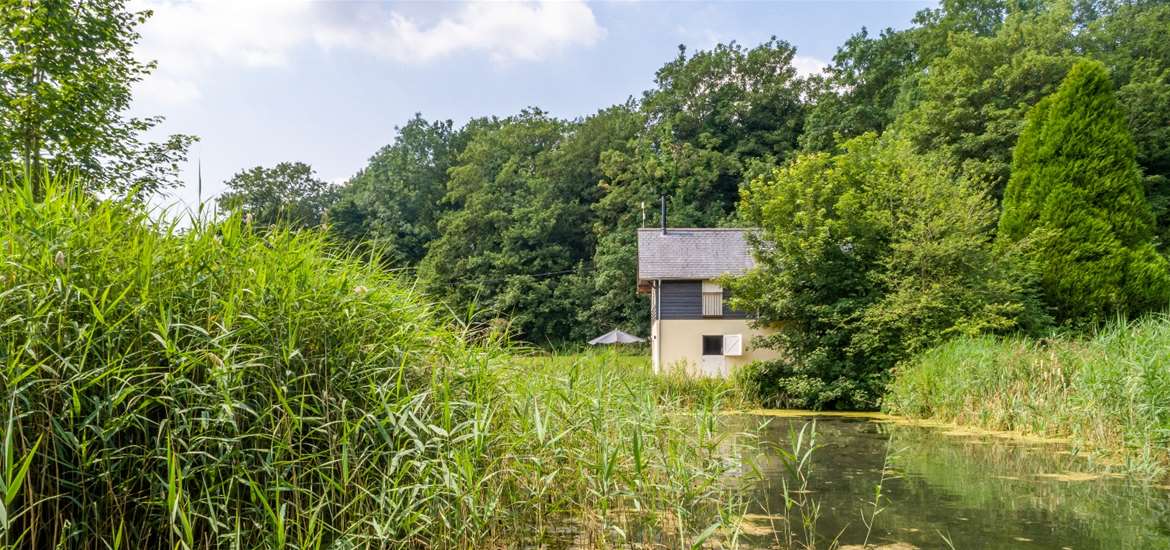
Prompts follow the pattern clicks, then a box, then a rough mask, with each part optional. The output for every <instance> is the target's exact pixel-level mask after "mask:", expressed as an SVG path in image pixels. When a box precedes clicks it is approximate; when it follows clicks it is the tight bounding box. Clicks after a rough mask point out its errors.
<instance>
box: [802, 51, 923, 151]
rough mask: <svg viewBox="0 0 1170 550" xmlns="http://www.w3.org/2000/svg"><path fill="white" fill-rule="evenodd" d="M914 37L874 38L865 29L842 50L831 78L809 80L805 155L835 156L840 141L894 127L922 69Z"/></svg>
mask: <svg viewBox="0 0 1170 550" xmlns="http://www.w3.org/2000/svg"><path fill="white" fill-rule="evenodd" d="M913 37H914V35H913V33H912V32H911V31H895V30H893V29H886V30H884V31H882V32H881V34H880V35H879V36H878V37H877V38H871V37H870V36H869V33H868V31H866V29H865V28H862V29H861V32H859V33H857V34H854V35H853V36H851V37H849V39H848V40H846V41H845V44H844V45H842V46H841V47H840V48H838V49H837V53H836V54H835V55H834V56H833V64H832V65H830V66H829V68H828V69H827V71H826V74H825V75H818V76H815V77H813V78H812V79H811V80H810V84H811V88H812V89H811V94H810V95H811V99H812V108H811V109H809V112H808V118H807V119H805V123H804V133H803V134H802V135H801V136H800V143H801V146H802V147H803V148H804V149H805V150H807V151H830V150H832V149H833V148H834V147H835V146H836V144H837V142H838V140H844V139H849V138H852V137H856V136H859V135H861V134H864V133H866V132H880V131H882V130H883V129H884V128H885V127H886V126H888V125H889V124H890V123H891V122H893V119H894V115H895V110H894V104H895V100H896V99H897V97H898V94H899V92H900V90H901V89H902V86H903V84H904V83H905V82H906V81H907V80H908V79H909V77H910V76H912V74H913V72H914V71H916V70H917V69H918V66H919V64H920V63H921V61H920V59H919V58H918V56H916V55H915V49H916V48H915V43H914V40H913Z"/></svg>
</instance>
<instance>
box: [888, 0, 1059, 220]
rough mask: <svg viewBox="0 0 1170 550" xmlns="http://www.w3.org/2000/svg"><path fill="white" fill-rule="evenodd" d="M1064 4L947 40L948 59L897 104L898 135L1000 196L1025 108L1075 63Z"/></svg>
mask: <svg viewBox="0 0 1170 550" xmlns="http://www.w3.org/2000/svg"><path fill="white" fill-rule="evenodd" d="M1074 23H1075V21H1074V18H1073V17H1072V11H1071V9H1069V8H1068V7H1067V6H1063V5H1061V4H1054V5H1051V6H1048V7H1047V8H1044V9H1040V10H1016V11H1012V12H1011V14H1010V15H1009V16H1008V17H1007V19H1006V21H1004V23H1003V25H1002V27H1000V28H999V29H998V32H994V33H991V34H986V33H978V34H976V33H955V34H950V39H949V44H950V46H949V48H948V50H947V53H946V55H943V56H940V57H938V58H936V59H935V60H934V61H933V62H932V63H931V64H930V65H929V69H928V71H927V73H926V74H925V75H924V76H922V77H921V78H919V79H918V80H917V81H916V83H915V85H914V86H913V89H912V90H910V91H908V92H907V94H906V96H905V97H904V98H902V104H901V105H900V109H902V112H901V114H900V115H899V117H898V119H897V122H896V123H895V127H896V131H897V132H898V133H899V134H900V135H903V136H905V137H906V138H907V139H909V140H911V142H912V143H913V144H914V145H915V146H916V147H917V149H918V150H919V151H921V152H941V153H942V154H944V155H945V156H946V158H947V161H948V162H949V163H951V164H953V165H954V166H957V167H959V169H960V170H961V172H962V174H963V175H964V176H965V177H969V178H973V179H978V180H981V181H985V182H987V184H988V185H989V188H990V190H991V192H992V195H993V196H995V197H997V198H998V197H999V196H1001V195H1002V193H1003V188H1004V185H1006V184H1007V181H1008V177H1009V176H1010V173H1011V171H1010V165H1011V150H1012V147H1013V146H1014V145H1015V143H1016V138H1017V137H1018V136H1019V132H1020V128H1021V127H1022V126H1023V120H1024V116H1025V114H1026V113H1027V111H1028V108H1029V107H1031V106H1032V105H1034V104H1035V103H1036V102H1037V101H1039V100H1040V99H1041V98H1043V97H1044V96H1046V95H1048V94H1050V93H1052V91H1053V90H1055V89H1056V86H1057V85H1058V84H1059V83H1060V79H1061V78H1063V76H1064V75H1065V73H1067V72H1068V68H1069V67H1071V66H1072V64H1073V63H1074V62H1076V60H1077V59H1079V57H1078V56H1077V55H1076V53H1075V52H1074V44H1073V37H1074V34H1073V28H1074Z"/></svg>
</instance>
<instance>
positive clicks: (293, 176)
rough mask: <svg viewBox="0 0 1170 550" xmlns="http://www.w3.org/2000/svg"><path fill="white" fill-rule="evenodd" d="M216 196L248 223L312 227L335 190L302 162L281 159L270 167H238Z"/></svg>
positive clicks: (227, 208) (330, 200)
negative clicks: (243, 214)
mask: <svg viewBox="0 0 1170 550" xmlns="http://www.w3.org/2000/svg"><path fill="white" fill-rule="evenodd" d="M225 183H226V185H227V188H228V190H227V191H225V192H223V193H222V194H220V196H219V198H218V199H217V200H218V202H219V206H220V207H221V208H223V209H226V210H237V209H238V210H240V211H242V212H244V213H245V214H247V215H248V216H249V217H250V219H251V220H252V223H254V224H256V225H258V226H270V225H275V224H278V223H285V224H288V225H289V226H291V227H315V226H317V225H320V224H321V222H322V221H323V220H324V216H325V212H326V210H327V209H328V208H329V205H331V204H332V203H333V201H334V200H335V198H336V192H337V191H336V189H335V188H334V187H333V186H332V185H330V184H329V183H328V182H325V181H323V180H321V179H320V178H318V177H317V174H316V173H315V172H314V171H313V168H312V167H311V166H309V165H307V164H305V163H303V162H282V163H280V164H277V165H276V166H273V167H272V168H264V167H261V166H256V167H254V168H249V169H247V170H242V171H240V172H238V173H237V174H236V175H234V176H232V178H231V179H229V180H227V182H225Z"/></svg>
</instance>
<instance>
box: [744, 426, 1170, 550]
mask: <svg viewBox="0 0 1170 550" xmlns="http://www.w3.org/2000/svg"><path fill="white" fill-rule="evenodd" d="M811 420H812V418H811V417H803V418H800V417H797V418H785V417H762V416H737V417H731V418H729V420H728V421H729V424H730V425H729V426H728V427H729V429H733V430H737V431H738V430H748V431H754V429H755V428H759V427H760V426H762V428H760V430H761V431H760V438H761V442H764V443H765V444H764V445H761V446H760V447H759V449H758V451H757V455H756V456H754V457H752V460H754V461H756V463H757V464H758V466H759V468H760V472H761V473H762V474H763V478H762V480H760V481H759V482H757V483H756V484H755V485H754V487H753V501H754V504H753V505H752V508H751V509H750V510H749V513H750V514H751V515H750V516H749V518H752V519H753V521H751V522H748V523H745V526H747V527H748V528H747V529H745V531H746V535H745V536H746V538H747V542H748V543H749V545H755V546H761V547H767V546H773V545H774V544H775V536H774V535H770V534H767V533H766V531H767V526H768V525H769V524H770V523H774V522H768V521H766V520H767V518H766V516H768V515H770V514H776V513H783V510H784V501H783V496H782V495H783V492H782V491H783V489H782V485H783V482H784V480H785V479H789V484H790V486H791V483H792V482H791V476H790V474H789V473H787V470H786V469H785V468H784V467H783V460H782V459H781V457H780V454H779V453H780V451H779V450H778V449H777V448H775V447H774V446H770V445H768V444H767V443H770V444H774V445H779V446H780V447H781V448H787V446H788V440H789V434H790V430H799V429H800V426H802V425H803V424H805V423H807V422H809V421H811ZM816 429H817V443H818V444H819V445H820V448H819V449H818V450H817V451H816V452H815V453H814V455H813V461H812V468H811V471H810V484H809V489H810V490H811V491H812V492H811V496H812V498H813V499H814V500H815V501H816V503H817V504H818V505H819V506H820V517H819V519H818V521H817V524H816V533H817V538H818V547H828V546H829V545H830V544H829V543H830V542H831V541H832V540H833V539H837V541H838V542H839V543H840V544H841V545H856V544H861V542H862V541H863V540H864V539H865V536H866V526H865V521H864V520H863V514H864V515H865V516H868V515H869V514H870V513H872V510H873V508H872V504H870V503H871V502H872V501H873V496H874V487H875V485H876V483H877V482H878V480H879V479H880V478H881V474H882V471H883V467H884V466H885V465H887V464H888V465H889V469H888V470H887V475H892V476H893V477H891V478H889V479H886V480H885V481H884V483H883V490H882V503H881V505H882V506H883V507H884V508H883V509H882V511H881V512H880V513H879V514H878V515H877V517H876V522H875V523H874V525H873V529H872V531H871V533H870V536H869V543H870V544H871V545H889V544H895V543H897V544H898V546H897V547H899V548H910V547H921V548H947V547H948V545H947V542H946V540H947V539H949V540H950V541H952V542H953V544H954V547H956V548H964V549H966V548H1071V549H1077V550H1080V549H1091V548H1110V549H1113V548H1143V549H1144V548H1170V491H1167V490H1165V489H1159V488H1153V487H1148V486H1141V485H1136V484H1132V483H1130V482H1127V481H1126V480H1124V479H1117V478H1109V477H1097V476H1094V475H1084V474H1083V471H1084V470H1085V469H1086V466H1087V465H1086V463H1085V461H1084V460H1083V459H1082V458H1079V457H1077V456H1075V455H1074V454H1072V453H1070V452H1068V450H1067V449H1065V448H1063V447H1061V446H1058V445H1052V444H1037V443H1027V442H1020V441H1013V440H1005V439H1001V438H996V437H990V436H986V435H984V436H978V435H962V436H960V435H947V434H944V430H939V429H933V428H926V427H918V426H905V425H897V424H893V423H889V422H879V421H874V420H871V419H865V418H842V417H821V418H817V419H816ZM887 456H888V457H889V458H888V462H887ZM1070 472H1072V473H1074V474H1075V473H1077V472H1082V474H1081V475H1071V476H1070V475H1068V474H1069V473H1070ZM761 520H763V521H761ZM911 545H912V546H911Z"/></svg>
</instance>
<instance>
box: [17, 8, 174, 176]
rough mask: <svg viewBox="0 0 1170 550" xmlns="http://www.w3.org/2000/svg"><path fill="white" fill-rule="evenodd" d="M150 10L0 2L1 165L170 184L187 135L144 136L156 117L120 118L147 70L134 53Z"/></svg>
mask: <svg viewBox="0 0 1170 550" xmlns="http://www.w3.org/2000/svg"><path fill="white" fill-rule="evenodd" d="M149 16H150V12H149V11H131V10H129V9H127V2H126V1H125V0H35V1H29V0H2V1H0V162H5V163H7V164H8V165H9V166H10V167H16V168H18V169H19V167H27V168H28V169H29V171H30V173H31V174H32V177H33V178H34V179H36V180H39V178H40V176H41V174H42V172H43V171H44V170H66V171H76V172H78V173H79V174H80V175H81V176H82V178H81V179H82V181H85V182H87V183H88V184H89V185H90V186H91V187H92V188H94V189H95V190H112V191H116V192H125V191H129V190H138V191H143V192H147V193H149V192H153V191H157V190H159V189H161V188H164V187H167V186H171V185H175V184H177V183H178V180H177V175H178V169H179V164H180V163H181V162H183V161H184V160H185V159H186V153H187V148H188V146H189V145H190V144H191V142H192V141H193V139H194V138H192V137H190V136H182V135H175V136H171V137H170V138H168V139H166V140H164V141H162V142H158V143H151V142H147V141H144V139H143V137H142V136H143V134H144V133H145V132H146V131H147V130H150V129H151V128H152V127H154V126H155V125H157V124H158V123H159V122H160V121H161V120H162V119H161V118H160V117H148V118H134V117H129V116H127V115H126V112H127V110H128V109H129V107H130V101H131V87H132V86H133V85H134V84H135V83H136V82H139V81H140V80H142V79H143V78H144V77H145V76H146V75H148V74H149V73H150V72H151V70H152V69H153V68H154V64H153V63H149V62H142V61H139V60H137V59H136V58H135V57H134V52H133V50H134V45H135V44H136V43H137V42H138V39H139V35H138V31H137V27H138V26H139V25H141V24H142V23H143V22H144V21H146V19H147V18H148V17H149Z"/></svg>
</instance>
